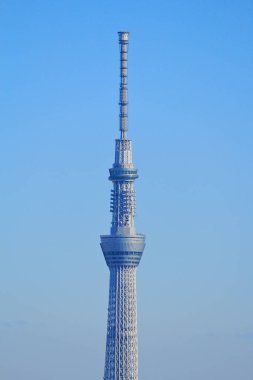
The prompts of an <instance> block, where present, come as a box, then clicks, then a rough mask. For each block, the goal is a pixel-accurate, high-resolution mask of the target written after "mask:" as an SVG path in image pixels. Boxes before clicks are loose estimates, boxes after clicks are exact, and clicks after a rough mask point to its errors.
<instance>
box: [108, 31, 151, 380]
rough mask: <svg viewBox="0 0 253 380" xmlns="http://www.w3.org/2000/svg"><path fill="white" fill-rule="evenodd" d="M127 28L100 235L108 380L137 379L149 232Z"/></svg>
mask: <svg viewBox="0 0 253 380" xmlns="http://www.w3.org/2000/svg"><path fill="white" fill-rule="evenodd" d="M128 38H129V33H128V32H119V44H120V101H119V105H120V139H116V141H115V143H116V144H115V162H114V164H113V167H112V168H111V169H109V172H110V177H109V179H110V180H111V181H112V183H113V190H112V191H111V212H112V226H111V233H110V235H102V236H101V248H102V251H103V254H104V257H105V260H106V263H107V265H108V267H109V269H110V290H109V306H108V322H107V339H106V355H105V370H104V380H138V341H137V305H136V269H137V266H138V264H139V262H140V259H141V256H142V252H143V250H144V246H145V236H144V235H141V234H137V233H136V230H135V226H134V216H135V191H134V180H135V179H136V178H137V177H138V175H137V170H136V168H135V167H134V165H133V163H132V141H131V140H129V139H128V138H127V130H128V88H127V50H128Z"/></svg>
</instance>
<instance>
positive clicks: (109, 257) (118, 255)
mask: <svg viewBox="0 0 253 380" xmlns="http://www.w3.org/2000/svg"><path fill="white" fill-rule="evenodd" d="M100 245H101V248H102V251H103V254H104V257H105V261H106V264H107V265H108V267H113V266H138V265H139V262H140V260H141V256H142V252H143V250H144V247H145V236H144V235H141V234H137V235H132V236H122V235H121V236H117V235H102V236H101V243H100Z"/></svg>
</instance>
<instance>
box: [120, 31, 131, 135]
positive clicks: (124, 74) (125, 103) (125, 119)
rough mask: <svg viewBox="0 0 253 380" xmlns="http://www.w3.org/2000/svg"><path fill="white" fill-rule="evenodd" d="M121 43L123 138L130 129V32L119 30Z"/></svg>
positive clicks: (121, 117)
mask: <svg viewBox="0 0 253 380" xmlns="http://www.w3.org/2000/svg"><path fill="white" fill-rule="evenodd" d="M118 34H119V44H120V95H119V106H120V114H119V122H120V128H119V129H120V132H121V139H125V138H126V132H127V130H128V107H127V106H128V88H127V51H128V37H129V33H128V32H119V33H118Z"/></svg>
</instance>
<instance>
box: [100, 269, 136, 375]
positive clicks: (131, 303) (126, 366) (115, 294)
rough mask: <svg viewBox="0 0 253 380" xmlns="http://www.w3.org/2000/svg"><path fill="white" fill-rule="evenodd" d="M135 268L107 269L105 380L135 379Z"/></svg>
mask: <svg viewBox="0 0 253 380" xmlns="http://www.w3.org/2000/svg"><path fill="white" fill-rule="evenodd" d="M136 310H137V308H136V268H135V267H130V266H129V267H114V268H111V269H110V292H109V307H108V322H107V342H106V360H105V376H104V378H105V379H106V380H115V379H127V380H136V379H137V378H138V362H137V361H138V353H137V347H138V346H137V316H136Z"/></svg>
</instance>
